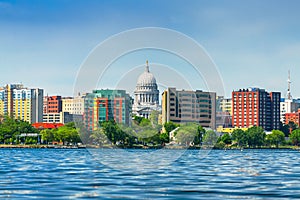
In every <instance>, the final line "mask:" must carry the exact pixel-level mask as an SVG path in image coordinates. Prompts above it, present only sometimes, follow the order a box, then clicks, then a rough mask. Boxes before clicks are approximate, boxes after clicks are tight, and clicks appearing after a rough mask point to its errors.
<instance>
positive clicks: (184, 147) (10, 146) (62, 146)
mask: <svg viewBox="0 0 300 200" xmlns="http://www.w3.org/2000/svg"><path fill="white" fill-rule="evenodd" d="M162 148H164V149H170V150H184V149H188V150H201V149H202V150H210V149H213V150H224V151H227V150H247V149H270V150H271V149H272V150H275V149H278V150H300V147H297V146H282V147H278V148H276V147H261V148H242V149H241V148H216V147H214V148H203V147H199V146H196V147H186V146H133V147H126V146H94V145H80V146H77V145H75V146H66V145H14V144H0V149H144V150H147V149H162Z"/></svg>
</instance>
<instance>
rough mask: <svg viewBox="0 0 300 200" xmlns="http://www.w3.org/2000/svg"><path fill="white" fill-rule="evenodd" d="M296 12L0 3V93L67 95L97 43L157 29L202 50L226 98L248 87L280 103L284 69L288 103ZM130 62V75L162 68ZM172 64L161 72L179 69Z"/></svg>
mask: <svg viewBox="0 0 300 200" xmlns="http://www.w3.org/2000/svg"><path fill="white" fill-rule="evenodd" d="M299 8H300V1H297V0H294V1H291V0H288V1H280V0H278V1H271V0H264V1H255V0H254V1H253V0H252V1H247V0H245V1H239V0H236V1H230V0H224V1H221V0H215V1H201V0H197V1H176V0H175V1H174V0H172V1H156V0H154V1H153V0H151V1H124V0H123V1H111V0H108V1H96V0H94V1H89V0H76V1H74V0H57V1H56V0H49V1H47V0H43V1H41V0H37V1H31V0H27V1H2V0H0V69H1V72H0V85H5V84H7V83H19V82H22V83H23V84H24V85H26V86H30V87H40V88H44V89H45V93H48V94H49V95H56V94H59V95H72V94H73V93H72V92H73V84H74V81H75V79H76V75H77V72H78V70H79V68H80V66H81V64H82V63H83V61H84V60H85V59H86V57H87V56H88V55H89V53H90V52H91V51H92V50H93V49H94V48H95V47H96V46H97V45H98V44H99V43H100V42H102V41H103V40H105V39H106V38H108V37H110V36H111V35H114V34H117V33H119V32H122V31H125V30H128V29H133V28H140V27H164V28H169V29H174V30H176V31H179V32H182V33H184V34H186V35H188V36H190V37H192V38H193V39H195V40H196V41H197V42H198V43H199V44H200V45H202V46H203V47H204V48H205V50H206V51H207V52H208V54H209V55H210V56H211V58H212V59H213V61H214V62H215V64H216V65H217V67H218V70H219V72H220V74H221V76H222V78H223V82H224V87H225V95H226V96H230V95H231V91H232V90H234V89H239V88H246V87H250V86H257V87H261V88H265V89H267V90H269V91H274V90H275V91H280V92H282V94H283V96H285V93H286V92H285V91H286V88H287V83H286V80H287V71H288V69H290V70H291V76H292V81H293V83H292V95H293V97H295V98H296V97H300V88H299V87H298V85H300V79H298V76H299V74H300V37H299V35H300V20H299V19H300V12H299ZM132 59H136V60H135V62H133V64H132V66H133V67H134V66H136V65H138V64H141V65H142V64H143V63H144V62H145V59H149V61H150V62H153V63H158V62H160V61H161V60H163V59H162V58H161V57H160V56H159V54H157V53H149V57H148V56H147V54H138V53H137V54H136V56H135V57H132ZM175 61H176V59H174V60H173V61H172V62H170V63H168V62H166V63H163V64H168V65H176V66H174V67H175V68H176V67H178V68H180V67H181V68H183V67H185V66H184V64H183V63H182V62H180V61H178V63H175ZM118 63H119V64H120V62H118ZM121 64H122V63H121ZM126 64H127V65H128V64H130V63H129V62H128V59H127V63H126ZM116 67H118V66H116ZM158 82H159V80H158ZM106 86H107V85H106ZM107 87H108V86H107ZM199 87H201V84H199ZM198 89H201V88H198Z"/></svg>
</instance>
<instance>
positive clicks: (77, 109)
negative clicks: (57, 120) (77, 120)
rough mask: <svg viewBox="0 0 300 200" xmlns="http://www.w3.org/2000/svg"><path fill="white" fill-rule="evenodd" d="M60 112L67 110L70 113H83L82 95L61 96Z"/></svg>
mask: <svg viewBox="0 0 300 200" xmlns="http://www.w3.org/2000/svg"><path fill="white" fill-rule="evenodd" d="M62 112H68V113H70V114H72V115H83V112H84V96H76V97H63V98H62Z"/></svg>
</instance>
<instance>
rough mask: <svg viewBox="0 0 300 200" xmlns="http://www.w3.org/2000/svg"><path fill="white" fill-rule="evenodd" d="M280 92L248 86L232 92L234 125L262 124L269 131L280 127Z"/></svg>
mask: <svg viewBox="0 0 300 200" xmlns="http://www.w3.org/2000/svg"><path fill="white" fill-rule="evenodd" d="M280 96H281V94H280V92H270V93H268V92H266V91H265V90H264V89H259V88H248V89H240V90H238V91H233V92H232V111H233V113H232V124H233V126H234V127H250V126H261V127H263V128H264V129H265V130H267V131H271V130H273V129H279V122H280Z"/></svg>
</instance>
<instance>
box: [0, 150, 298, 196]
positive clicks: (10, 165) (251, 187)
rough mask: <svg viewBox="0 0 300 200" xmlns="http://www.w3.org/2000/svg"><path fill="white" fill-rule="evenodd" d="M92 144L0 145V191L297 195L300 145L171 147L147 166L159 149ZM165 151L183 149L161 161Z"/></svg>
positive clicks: (13, 193) (25, 193)
mask: <svg viewBox="0 0 300 200" xmlns="http://www.w3.org/2000/svg"><path fill="white" fill-rule="evenodd" d="M94 151H95V152H97V154H94V153H93V152H92V153H91V151H88V150H85V149H0V156H1V157H0V198H1V199H15V198H47V199H51V198H52V199H66V198H82V199H85V198H95V199H109V198H115V199H120V198H132V199H154V198H161V199H249V198H250V199H278V198H285V199H292V198H295V199H297V198H300V152H298V151H293V150H244V151H238V150H227V151H224V150H212V151H207V152H205V156H204V154H201V152H200V153H199V150H187V151H184V150H168V151H165V152H163V153H162V156H161V157H160V159H159V160H152V161H153V165H148V168H146V170H145V169H144V168H141V166H143V158H145V159H147V157H149V155H151V154H152V153H153V152H155V150H128V151H126V152H125V154H124V150H120V149H117V150H109V149H106V150H101V149H100V150H94ZM156 152H157V151H156ZM158 152H159V151H158ZM127 153H128V155H140V157H139V158H138V159H136V158H133V157H130V156H128V155H127ZM168 154H169V155H177V156H178V155H180V157H179V158H177V159H176V160H174V161H173V160H172V161H171V162H165V165H162V164H161V161H163V160H164V158H166V157H168ZM95 155H97V156H95ZM113 155H119V157H118V161H116V160H115V159H114V158H113V159H112V162H111V163H109V158H110V157H113ZM124 155H125V157H124ZM95 157H97V159H95ZM102 158H103V160H105V162H102ZM133 159H135V160H134V161H133ZM151 159H157V157H151ZM172 159H173V158H172ZM148 161H149V160H148ZM148 161H147V162H148ZM169 161H170V160H169ZM138 162H140V165H139V166H136V165H138V164H137V163H138ZM122 166H124V169H122ZM139 169H140V170H139Z"/></svg>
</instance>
